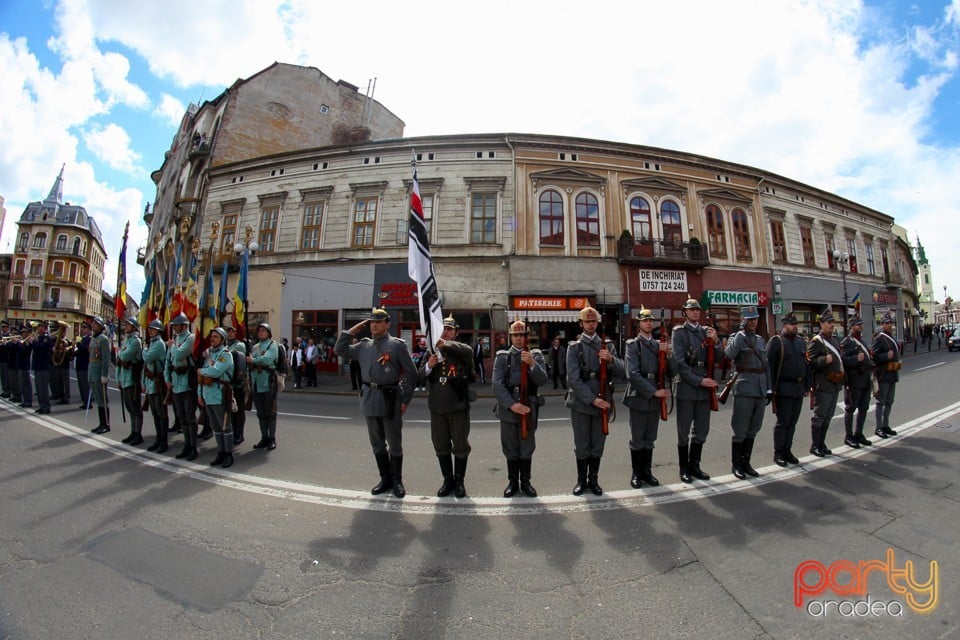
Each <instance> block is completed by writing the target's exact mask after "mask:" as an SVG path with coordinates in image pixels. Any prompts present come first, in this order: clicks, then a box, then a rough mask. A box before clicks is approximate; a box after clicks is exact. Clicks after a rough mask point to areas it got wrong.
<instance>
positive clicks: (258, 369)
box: [250, 364, 275, 373]
mask: <svg viewBox="0 0 960 640" xmlns="http://www.w3.org/2000/svg"><path fill="white" fill-rule="evenodd" d="M250 367H251V368H252V369H253V370H254V371H256V372H257V373H263V372H264V371H269V372H270V373H273V372H274V371H275V369H273V368H272V367H265V366H263V365H259V364H253V365H250Z"/></svg>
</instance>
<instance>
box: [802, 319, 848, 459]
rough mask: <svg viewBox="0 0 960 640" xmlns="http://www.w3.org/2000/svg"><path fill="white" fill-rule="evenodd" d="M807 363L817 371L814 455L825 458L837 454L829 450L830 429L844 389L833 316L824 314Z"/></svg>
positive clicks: (812, 423)
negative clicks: (828, 430)
mask: <svg viewBox="0 0 960 640" xmlns="http://www.w3.org/2000/svg"><path fill="white" fill-rule="evenodd" d="M807 362H809V363H810V368H811V369H812V370H813V418H812V419H811V420H810V441H811V443H812V444H811V445H810V453H812V454H813V455H815V456H817V457H818V458H822V457H824V456H828V455H830V454H831V453H833V452H832V451H831V450H830V449H828V448H827V444H826V440H827V428H828V427H829V426H830V419H831V418H833V414H834V412H835V411H836V410H837V396H838V395H839V393H840V390H841V389H842V388H843V378H844V370H843V356H842V355H841V353H840V343H839V342H837V339H836V338H835V337H834V335H833V313H832V312H831V311H830V309H829V308H828V309H827V310H826V311H824V312H823V313H821V314H820V333H818V334H817V335H815V336H814V337H813V338H812V339H811V340H810V343H809V344H808V345H807Z"/></svg>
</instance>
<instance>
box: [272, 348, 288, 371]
mask: <svg viewBox="0 0 960 640" xmlns="http://www.w3.org/2000/svg"><path fill="white" fill-rule="evenodd" d="M274 344H276V345H277V362H276V365H275V366H274V368H275V369H276V370H277V373H279V374H280V375H282V376H285V375H287V374H288V373H290V371H289V367H290V365H289V364H288V363H287V348H286V347H284V346H283V343H282V342H277V341H276V340H274Z"/></svg>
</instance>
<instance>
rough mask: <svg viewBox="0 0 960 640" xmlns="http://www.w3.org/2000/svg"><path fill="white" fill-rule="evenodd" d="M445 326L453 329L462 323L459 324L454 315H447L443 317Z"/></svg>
mask: <svg viewBox="0 0 960 640" xmlns="http://www.w3.org/2000/svg"><path fill="white" fill-rule="evenodd" d="M443 326H445V327H450V328H451V329H459V328H460V325H458V324H457V321H456V320H454V319H453V316H447V317H446V318H444V319H443Z"/></svg>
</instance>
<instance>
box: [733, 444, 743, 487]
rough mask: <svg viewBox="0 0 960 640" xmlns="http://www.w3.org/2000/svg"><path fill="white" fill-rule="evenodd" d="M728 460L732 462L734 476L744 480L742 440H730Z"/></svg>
mask: <svg viewBox="0 0 960 640" xmlns="http://www.w3.org/2000/svg"><path fill="white" fill-rule="evenodd" d="M730 461H731V462H732V464H733V475H734V476H736V478H737V479H738V480H745V479H746V477H747V474H746V473H744V471H743V443H742V442H731V443H730Z"/></svg>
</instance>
